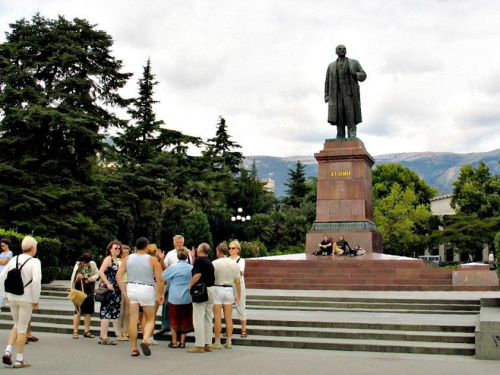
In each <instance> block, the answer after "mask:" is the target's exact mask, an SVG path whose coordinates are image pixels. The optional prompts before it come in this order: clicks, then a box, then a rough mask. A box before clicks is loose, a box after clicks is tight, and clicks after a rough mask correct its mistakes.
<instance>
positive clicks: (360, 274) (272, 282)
mask: <svg viewBox="0 0 500 375" xmlns="http://www.w3.org/2000/svg"><path fill="white" fill-rule="evenodd" d="M371 256H373V257H375V256H379V255H377V254H372V255H371ZM380 257H382V259H370V258H369V256H364V257H354V258H349V257H343V256H342V257H314V256H309V255H305V254H299V255H293V256H289V258H290V259H289V258H288V257H287V256H281V257H279V256H278V257H268V258H253V259H247V260H246V268H245V282H246V285H247V287H248V288H254V289H283V290H353V291H355V290H369V291H388V290H399V291H436V290H439V291H492V290H498V286H491V285H489V284H482V281H480V280H479V281H478V283H477V284H475V285H468V284H466V285H453V269H447V268H427V267H426V266H425V264H424V262H422V261H419V260H416V259H410V258H405V259H399V258H397V257H396V258H395V259H393V258H389V259H390V260H384V259H385V258H383V255H380ZM292 258H297V259H292Z"/></svg>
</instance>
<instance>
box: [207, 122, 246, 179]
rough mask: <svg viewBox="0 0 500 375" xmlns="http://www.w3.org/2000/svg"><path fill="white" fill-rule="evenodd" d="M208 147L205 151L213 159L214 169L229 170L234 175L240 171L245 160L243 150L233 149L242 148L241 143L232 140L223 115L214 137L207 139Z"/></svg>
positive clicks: (218, 170)
mask: <svg viewBox="0 0 500 375" xmlns="http://www.w3.org/2000/svg"><path fill="white" fill-rule="evenodd" d="M207 145H208V148H207V150H206V152H205V153H204V154H205V156H206V157H208V158H210V159H212V160H211V165H212V166H213V169H214V171H216V172H223V171H224V170H227V171H229V172H230V173H232V174H233V175H236V174H238V172H239V171H240V164H241V162H242V161H243V154H242V153H241V152H236V151H232V150H233V149H235V148H241V146H240V145H239V144H237V143H236V142H233V141H231V136H230V135H229V133H228V131H227V126H226V120H225V119H224V118H223V117H222V116H221V117H220V121H219V123H218V124H217V131H216V133H215V137H214V138H210V139H208V140H207Z"/></svg>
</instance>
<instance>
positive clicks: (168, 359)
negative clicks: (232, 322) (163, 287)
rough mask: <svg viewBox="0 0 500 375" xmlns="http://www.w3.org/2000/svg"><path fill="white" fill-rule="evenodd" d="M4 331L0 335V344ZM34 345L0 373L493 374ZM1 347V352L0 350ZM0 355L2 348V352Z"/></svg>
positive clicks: (368, 356)
mask: <svg viewBox="0 0 500 375" xmlns="http://www.w3.org/2000/svg"><path fill="white" fill-rule="evenodd" d="M7 335H8V331H6V330H2V331H0V342H1V343H2V345H5V344H4V343H5V342H6V341H7ZM38 336H39V337H40V341H39V342H37V343H30V344H29V345H27V346H26V351H25V358H26V360H28V361H29V362H31V363H32V367H31V368H26V369H19V370H17V369H12V368H9V366H5V365H0V366H1V367H0V369H1V370H0V372H1V373H9V372H10V371H14V372H16V371H17V372H21V373H26V374H41V375H44V374H50V375H56V374H60V375H68V374H82V375H83V374H86V375H89V374H95V375H98V374H99V375H100V374H103V375H105V374H107V375H114V374H117V375H118V374H123V375H128V374H134V375H137V374H177V375H183V374H203V375H234V374H238V375H292V374H316V375H322V374H325V375H327V374H342V375H355V374H356V375H357V374H359V375H361V374H370V375H378V374H380V375H382V374H383V375H387V374H398V375H404V374H419V375H421V374H439V375H447V374H450V375H452V374H453V375H460V374H463V375H471V374H475V373H477V374H481V375H489V374H492V375H493V374H495V375H496V374H498V372H499V371H500V363H499V362H498V361H480V360H476V359H475V358H473V357H464V356H441V355H416V354H412V355H408V354H385V353H366V352H363V353H353V352H340V351H326V350H325V351H323V350H302V349H281V348H263V347H255V348H254V347H243V346H240V347H238V346H233V349H231V350H228V349H222V350H219V351H213V352H212V353H203V354H189V353H187V352H186V350H185V349H170V348H168V347H167V342H165V341H163V342H161V343H160V345H159V346H156V347H152V355H151V357H144V356H142V355H141V356H140V357H138V358H133V357H130V347H129V344H128V343H119V344H118V345H117V346H101V345H98V344H97V338H95V339H93V340H92V339H84V338H80V339H79V340H73V339H72V338H71V335H61V334H54V333H41V334H38ZM2 348H3V347H2ZM2 350H3V349H2Z"/></svg>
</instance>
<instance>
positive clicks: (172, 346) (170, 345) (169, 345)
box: [168, 342, 177, 349]
mask: <svg viewBox="0 0 500 375" xmlns="http://www.w3.org/2000/svg"><path fill="white" fill-rule="evenodd" d="M168 347H169V348H172V349H175V348H177V343H174V342H171V343H170V344H168Z"/></svg>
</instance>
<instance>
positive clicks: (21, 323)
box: [9, 301, 33, 333]
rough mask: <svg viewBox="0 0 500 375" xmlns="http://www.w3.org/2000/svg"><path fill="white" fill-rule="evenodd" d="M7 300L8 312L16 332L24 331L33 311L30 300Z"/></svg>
mask: <svg viewBox="0 0 500 375" xmlns="http://www.w3.org/2000/svg"><path fill="white" fill-rule="evenodd" d="M9 302H10V314H11V315H12V319H13V320H14V326H15V327H16V328H17V333H26V331H27V330H28V324H29V322H30V320H31V313H32V312H33V304H32V303H31V302H18V301H9Z"/></svg>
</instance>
